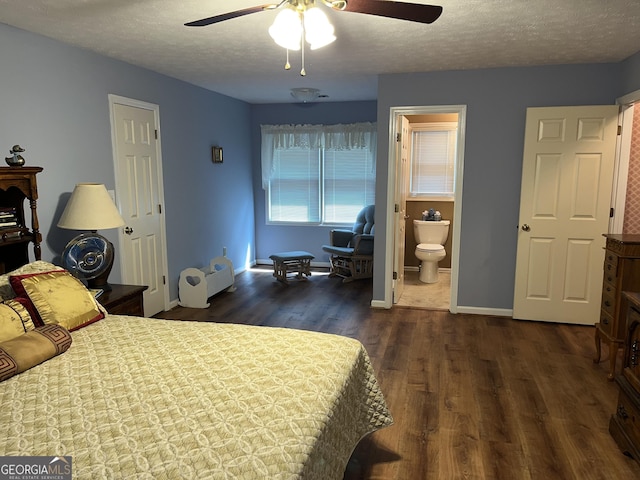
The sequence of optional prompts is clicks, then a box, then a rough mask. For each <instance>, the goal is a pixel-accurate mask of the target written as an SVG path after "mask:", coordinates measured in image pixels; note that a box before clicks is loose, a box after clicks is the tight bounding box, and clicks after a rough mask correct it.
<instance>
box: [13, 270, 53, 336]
mask: <svg viewBox="0 0 640 480" xmlns="http://www.w3.org/2000/svg"><path fill="white" fill-rule="evenodd" d="M52 271H53V272H65V271H66V270H62V269H57V270H52ZM52 271H46V272H36V273H23V274H22V275H11V276H9V284H10V285H11V289H12V291H13V292H14V294H15V295H16V297H14V298H13V300H16V301H18V302H20V303H21V304H22V305H24V307H25V308H26V309H27V311H28V312H29V315H31V318H32V319H33V323H34V325H35V326H36V327H41V326H42V325H44V322H43V321H42V318H41V317H40V314H39V313H38V310H37V309H36V307H35V305H34V304H33V302H32V301H31V300H30V299H29V295H28V294H27V292H26V291H25V289H24V287H23V286H22V279H23V278H29V277H33V276H35V275H42V274H43V273H51V272H52Z"/></svg>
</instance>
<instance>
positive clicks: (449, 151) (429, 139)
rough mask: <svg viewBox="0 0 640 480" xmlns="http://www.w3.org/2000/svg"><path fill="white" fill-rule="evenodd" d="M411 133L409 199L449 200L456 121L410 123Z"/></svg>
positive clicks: (453, 178) (452, 185) (452, 184)
mask: <svg viewBox="0 0 640 480" xmlns="http://www.w3.org/2000/svg"><path fill="white" fill-rule="evenodd" d="M411 127H412V132H411V177H410V187H409V193H410V195H411V196H412V197H453V196H454V193H455V192H454V185H455V170H456V169H455V160H456V137H457V133H458V124H457V123H456V122H438V123H424V124H413V125H412V126H411Z"/></svg>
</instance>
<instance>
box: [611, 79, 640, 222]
mask: <svg viewBox="0 0 640 480" xmlns="http://www.w3.org/2000/svg"><path fill="white" fill-rule="evenodd" d="M637 102H640V90H636V91H634V92H631V93H629V94H627V95H624V96H622V97H620V98H618V99H616V104H617V105H620V110H621V112H620V116H619V123H618V125H621V126H622V132H621V134H620V135H619V136H618V143H617V145H616V159H615V166H614V169H615V170H614V177H613V194H612V198H611V206H612V207H613V209H614V216H613V218H612V219H611V221H610V222H609V233H622V227H623V225H624V206H625V201H626V197H627V180H628V175H629V155H630V151H631V127H632V125H633V110H634V108H640V105H636V106H635V107H633V108H630V107H631V105H632V104H634V103H637Z"/></svg>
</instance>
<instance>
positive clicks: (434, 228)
mask: <svg viewBox="0 0 640 480" xmlns="http://www.w3.org/2000/svg"><path fill="white" fill-rule="evenodd" d="M450 223H451V222H450V221H449V220H440V221H437V222H431V221H423V220H414V221H413V235H414V238H415V240H416V243H417V244H418V245H417V246H416V257H417V258H418V260H420V261H421V262H422V263H421V265H420V281H421V282H423V283H436V282H437V281H438V262H439V261H440V260H442V259H443V258H444V257H446V256H447V252H445V250H444V244H445V242H446V241H447V237H448V236H449V224H450Z"/></svg>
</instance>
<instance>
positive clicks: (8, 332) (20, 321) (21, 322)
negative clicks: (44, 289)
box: [0, 300, 35, 342]
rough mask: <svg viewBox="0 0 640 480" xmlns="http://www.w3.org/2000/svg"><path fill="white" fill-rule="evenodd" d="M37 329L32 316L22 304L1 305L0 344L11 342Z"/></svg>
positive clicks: (5, 303) (7, 302) (9, 303)
mask: <svg viewBox="0 0 640 480" xmlns="http://www.w3.org/2000/svg"><path fill="white" fill-rule="evenodd" d="M34 328H35V325H34V324H33V320H32V319H31V315H29V312H27V309H26V308H25V307H24V305H22V304H21V303H20V302H18V301H16V300H5V301H4V302H3V303H0V342H5V341H7V340H11V339H12V338H15V337H18V336H20V335H22V334H24V333H26V332H29V331H31V330H33V329H34Z"/></svg>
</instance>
